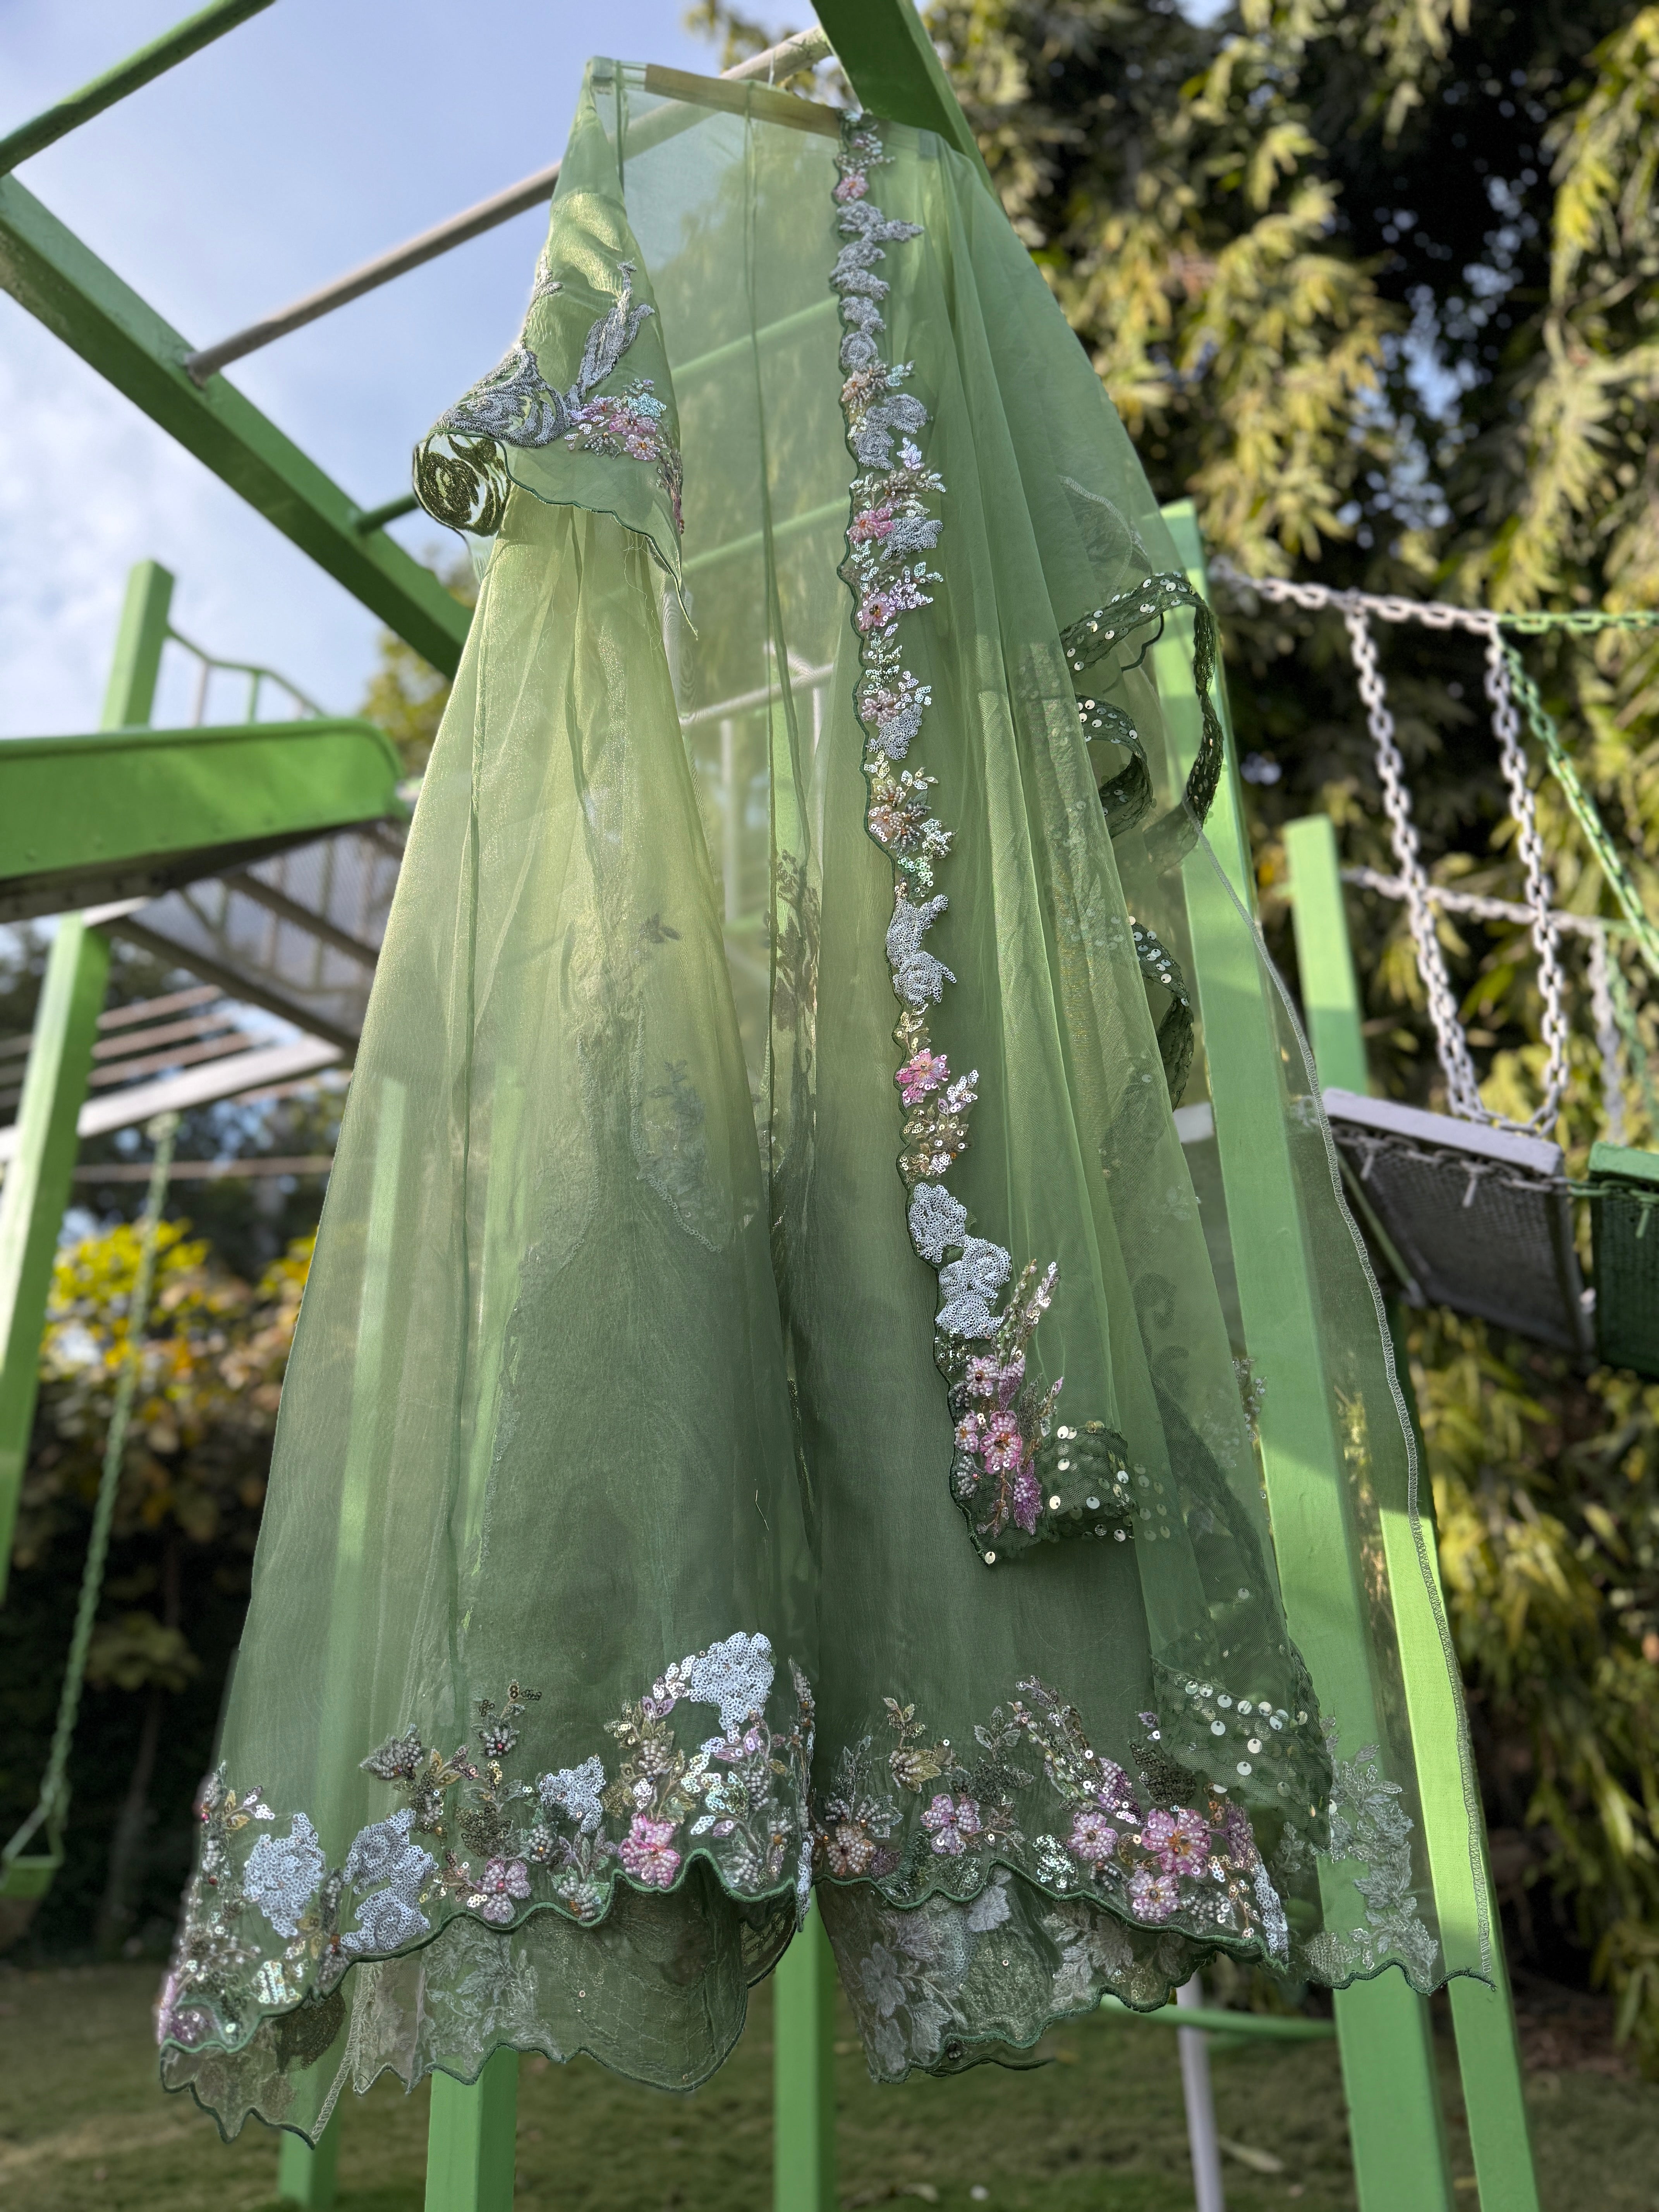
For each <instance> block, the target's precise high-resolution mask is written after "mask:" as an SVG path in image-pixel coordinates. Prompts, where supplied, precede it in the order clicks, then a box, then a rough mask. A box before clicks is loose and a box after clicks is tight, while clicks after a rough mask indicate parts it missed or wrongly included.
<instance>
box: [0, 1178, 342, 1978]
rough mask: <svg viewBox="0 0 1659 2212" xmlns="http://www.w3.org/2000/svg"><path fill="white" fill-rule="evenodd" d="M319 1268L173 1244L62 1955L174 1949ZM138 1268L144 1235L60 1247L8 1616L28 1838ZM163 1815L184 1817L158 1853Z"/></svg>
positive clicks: (13, 1779) (164, 1239)
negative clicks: (310, 1285)
mask: <svg viewBox="0 0 1659 2212" xmlns="http://www.w3.org/2000/svg"><path fill="white" fill-rule="evenodd" d="M310 1253H311V1239H310V1238H309V1237H306V1238H302V1239H300V1240H297V1241H296V1242H295V1243H294V1244H293V1245H291V1246H290V1248H289V1250H288V1252H287V1253H286V1254H285V1255H283V1258H282V1259H281V1260H279V1261H276V1264H275V1265H274V1266H272V1267H270V1268H269V1269H268V1270H267V1271H266V1273H264V1276H263V1278H262V1279H260V1280H259V1281H258V1283H257V1284H255V1285H249V1284H247V1283H246V1282H244V1281H242V1280H240V1279H238V1278H237V1277H235V1276H234V1275H231V1274H230V1273H228V1271H227V1270H226V1269H225V1268H224V1267H222V1265H220V1264H216V1262H215V1261H214V1260H213V1258H212V1256H211V1255H210V1250H209V1248H208V1246H207V1244H206V1243H204V1241H203V1240H201V1239H199V1238H192V1237H191V1236H190V1233H189V1225H188V1224H186V1223H184V1222H181V1221H177V1220H173V1221H165V1222H163V1223H162V1225H161V1231H160V1235H159V1244H158V1256H157V1263H156V1276H155V1293H154V1299H153V1304H152V1309H151V1313H150V1316H149V1322H148V1325H147V1327H146V1328H145V1330H144V1332H143V1337H142V1340H141V1342H140V1345H139V1347H138V1358H139V1369H138V1388H137V1395H136V1397H135V1400H134V1403H133V1409H132V1416H131V1425H130V1427H129V1430H128V1434H127V1443H126V1449H125V1458H124V1461H123V1465H122V1470H121V1477H120V1488H119V1491H118V1497H117V1502H116V1510H115V1518H114V1523H113V1528H112V1542H111V1548H110V1555H109V1565H108V1571H107V1576H106V1583H105V1589H104V1602H103V1605H102V1607H101V1609H100V1614H99V1618H98V1623H97V1626H96V1629H95V1631H94V1637H93V1642H92V1647H91V1651H90V1655H89V1657H88V1668H87V1681H88V1691H89V1692H90V1694H89V1695H88V1699H87V1700H86V1702H85V1704H84V1705H83V1706H82V1727H81V1729H80V1731H79V1734H78V1735H77V1741H76V1756H75V1760H74V1765H73V1767H72V1770H71V1778H72V1781H73V1784H74V1790H75V1797H76V1817H75V1818H74V1819H73V1820H72V1822H71V1835H70V1863H69V1865H68V1867H67V1868H66V1869H65V1872H64V1876H63V1877H61V1878H60V1881H59V1883H58V1885H56V1886H55V1887H54V1892H53V1895H52V1899H51V1902H50V1904H49V1905H48V1907H47V1910H46V1914H45V1915H43V1922H44V1923H45V1924H44V1927H43V1929H42V1933H43V1934H44V1935H45V1936H46V1938H47V1940H49V1941H50V1940H52V1937H53V1936H54V1934H55V1936H56V1937H57V1938H58V1940H64V1939H67V1940H68V1941H69V1942H71V1943H73V1944H75V1945H76V1947H77V1948H78V1947H79V1946H80V1945H82V1944H85V1943H87V1942H88V1941H90V1942H92V1943H93V1945H94V1947H95V1948H98V1949H99V1950H100V1951H108V1950H110V1949H112V1948H116V1947H117V1946H118V1944H119V1943H120V1942H122V1941H123V1940H124V1939H125V1938H126V1937H127V1936H128V1934H129V1931H130V1930H131V1929H134V1928H135V1926H136V1928H137V1934H138V1936H139V1939H140V1940H143V1931H144V1929H145V1926H146V1924H147V1922H148V1920H149V1919H150V1918H154V1919H155V1920H157V1921H159V1922H160V1923H161V1926H162V1927H163V1928H168V1929H170V1926H171V1909H172V1905H173V1902H174V1900H175V1899H176V1896H177V1892H178V1889H179V1887H180V1886H181V1885H182V1882H183V1880H184V1877H185V1871H186V1869H187V1863H188V1857H189V1847H190V1837H189V1831H188V1825H187V1823H186V1822H185V1820H184V1818H183V1811H184V1808H186V1807H187V1806H188V1805H189V1803H190V1802H191V1797H192V1796H193V1795H194V1791H195V1788H196V1785H197V1782H198V1781H199V1779H200V1778H201V1775H202V1774H203V1773H204V1771H206V1768H207V1765H208V1764H209V1762H210V1758H211V1753H212V1737H213V1730H214V1726H215V1720H216V1712H217V1709H218V1703H219V1696H220V1690H221V1686H222V1681H223V1679H224V1673H225V1668H226V1666H227V1664H228V1660H229V1656H230V1652H231V1650H232V1649H233V1648H234V1644H235V1641H236V1638H237V1637H238V1635H239V1634H240V1626H241V1615H242V1612H243V1609H244V1607H245V1606H246V1599H247V1591H248V1583H249V1575H250V1570H251V1567H252V1556H253V1547H254V1540H255V1537H256V1535H257V1534H258V1522H259V1512H260V1507H261V1505H262V1504H263V1501H264V1485H265V1477H266V1473H267V1470H268V1468H269V1463H270V1438H271V1434H272V1431H273V1429H274V1427H275V1424H276V1404H277V1399H278V1396H279V1394H280V1391H281V1388H282V1378H283V1369H284V1367H285V1365H286V1363H287V1358H288V1352H289V1346H290V1344H291V1342H292V1340H293V1334H294V1325H295V1318H296V1316H297V1314H298V1311H299V1304H300V1295H301V1291H302V1290H303V1288H304V1285H305V1278H306V1272H307V1266H308V1263H309V1260H310ZM138 1254H139V1238H138V1234H137V1231H136V1230H135V1229H134V1228H133V1226H132V1225H131V1224H128V1223H125V1222H122V1223H118V1224H117V1225H115V1226H114V1227H113V1228H112V1229H110V1230H108V1231H106V1232H104V1233H102V1234H100V1235H98V1236H95V1237H88V1238H86V1239H84V1240H83V1241H82V1242H81V1243H76V1244H73V1245H70V1246H68V1247H66V1248H65V1249H64V1250H62V1251H61V1252H60V1253H59V1255H58V1261H57V1265H56V1268H55V1270H54V1274H53V1281H52V1300H51V1305H50V1309H49V1315H48V1322H47V1329H46V1341H45V1344H44V1346H43V1347H42V1352H41V1386H40V1407H39V1411H38V1413H37V1416H36V1424H35V1433H34V1439H33V1449H32V1450H31V1453H30V1455H29V1464H28V1471H27V1478H26V1480H25V1483H24V1487H23V1494H22V1498H21V1506H20V1510H19V1513H18V1519H17V1528H16V1534H15V1541H14V1550H13V1561H14V1579H13V1583H12V1588H11V1592H10V1595H9V1597H8V1601H7V1607H6V1610H5V1612H4V1613H3V1614H0V1678H3V1679H4V1680H5V1682H6V1686H7V1709H8V1712H9V1716H10V1717H11V1721H12V1726H11V1728H10V1729H9V1734H8V1738H7V1741H6V1744H5V1747H4V1749H3V1754H0V1794H3V1796H4V1797H5V1798H6V1799H7V1801H8V1802H7V1805H6V1808H5V1809H6V1811H7V1813H8V1814H9V1815H10V1816H11V1817H13V1818H14V1819H15V1818H21V1814H23V1812H25V1811H26V1810H27V1808H28V1805H29V1803H30V1802H32V1801H33V1790H34V1787H35V1784H36V1782H37V1780H38V1777H39V1773H40V1766H41V1765H42V1764H43V1763H44V1759H45V1755H46V1738H47V1736H48V1735H49V1734H50V1730H51V1726H52V1711H53V1709H54V1707H55V1704H56V1699H57V1692H58V1674H57V1669H58V1667H59V1666H61V1663H62V1657H63V1655H64V1653H65V1652H66V1651H67V1649H68V1645H69V1638H70V1621H71V1620H72V1618H73V1613H74V1607H75V1599H76V1589H77V1587H78V1583H79V1580H80V1565H81V1560H82V1556H83V1554H84V1552H85V1548H86V1543H87V1536H88V1526H89V1522H90V1516H91V1510H92V1504H93V1501H94V1498H95V1497H96V1494H97V1490H98V1485H99V1477H100V1469H101V1467H102V1462H103V1455H104V1449H105V1440H106V1437H107V1434H108V1431H109V1422H110V1415H111V1411H112V1406H113V1402H114V1396H115V1389H116V1384H117V1383H118V1378H119V1376H120V1373H121V1371H122V1369H123V1367H124V1366H125V1364H126V1362H127V1360H128V1358H129V1357H130V1355H131V1350H132V1343H131V1313H130V1303H131V1293H132V1289H133V1285H134V1280H135V1278H136V1275H137V1264H138ZM48 1655H50V1656H49V1657H48ZM158 1796H160V1797H161V1801H162V1802H164V1803H165V1804H167V1805H168V1806H169V1807H171V1808H175V1809H176V1813H177V1816H178V1817H177V1818H176V1819H175V1821H174V1822H173V1825H172V1826H170V1827H169V1828H167V1830H165V1831H164V1832H163V1834H162V1836H161V1838H160V1840H159V1844H158V1846H157V1847H156V1848H155V1849H151V1848H150V1846H149V1827H150V1824H151V1820H152V1807H153V1805H154V1804H155V1802H156V1800H157V1798H158ZM145 1904H148V1905H149V1908H150V1911H149V1912H148V1913H146V1911H144V1910H143V1905H145Z"/></svg>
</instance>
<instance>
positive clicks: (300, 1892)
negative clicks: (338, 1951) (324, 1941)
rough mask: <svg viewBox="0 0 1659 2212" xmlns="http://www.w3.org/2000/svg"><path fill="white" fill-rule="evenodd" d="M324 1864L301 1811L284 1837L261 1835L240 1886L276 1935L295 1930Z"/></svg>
mask: <svg viewBox="0 0 1659 2212" xmlns="http://www.w3.org/2000/svg"><path fill="white" fill-rule="evenodd" d="M327 1865H328V1862H327V1860H326V1859H325V1857H323V1854H322V1852H321V1851H320V1850H319V1849H318V1845H317V1831H316V1830H315V1828H313V1826H312V1825H311V1823H310V1821H309V1820H307V1818H306V1816H305V1814H303V1813H296V1814H295V1815H294V1820H293V1824H292V1826H290V1827H289V1832H288V1834H287V1835H286V1836H284V1837H282V1838H277V1837H276V1836H261V1837H260V1838H259V1840H258V1843H257V1844H255V1845H254V1846H253V1849H252V1850H251V1851H250V1852H249V1853H248V1857H247V1864H246V1866H245V1867H244V1868H243V1869H242V1887H243V1889H244V1891H245V1892H246V1895H247V1897H248V1899H249V1902H250V1903H252V1904H253V1905H258V1908H259V1910H260V1911H261V1912H263V1913H264V1916H265V1918H266V1919H267V1920H268V1921H270V1924H271V1926H272V1927H273V1928H274V1929H276V1933H277V1934H278V1935H279V1936H294V1935H297V1934H298V1932H299V1922H300V1915H301V1913H302V1912H303V1911H305V1909H306V1907H307V1905H309V1904H310V1902H311V1900H312V1899H313V1897H315V1895H316V1894H317V1888H318V1885H319V1882H320V1881H322V1878H323V1875H324V1873H325V1870H326V1868H327Z"/></svg>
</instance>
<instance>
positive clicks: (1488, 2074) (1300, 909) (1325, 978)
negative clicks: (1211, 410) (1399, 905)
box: [1285, 815, 1648, 2212]
mask: <svg viewBox="0 0 1659 2212" xmlns="http://www.w3.org/2000/svg"><path fill="white" fill-rule="evenodd" d="M1285 850H1286V854H1287V855H1288V858H1289V862H1290V897H1291V923H1292V927H1293V929H1294V932H1295V938H1296V958H1297V976H1298V980H1299V981H1300V984H1301V988H1302V1003H1303V1006H1304V1010H1305V1012H1306V1014H1307V1019H1308V1026H1309V1029H1310V1032H1311V1036H1312V1042H1313V1047H1314V1057H1315V1060H1316V1063H1317V1065H1318V1068H1319V1075H1320V1080H1321V1082H1322V1083H1323V1084H1327V1085H1336V1086H1340V1088H1341V1089H1343V1090H1345V1091H1358V1092H1359V1094H1360V1095H1361V1096H1362V1097H1363V1096H1364V1094H1365V1092H1366V1091H1368V1090H1369V1088H1370V1083H1369V1070H1368V1068H1367V1066H1366V1060H1365V1037H1364V1026H1363V1024H1364V1006H1363V1001H1362V1000H1361V999H1360V995H1359V987H1358V980H1357V978H1356V976H1355V973H1354V964H1353V952H1352V940H1351V939H1350V935H1349V931H1348V921H1347V911H1346V907H1345V905H1344V903H1343V896H1342V878H1341V872H1340V867H1339V864H1338V857H1337V846H1336V832H1335V829H1334V826H1333V824H1332V823H1331V822H1330V821H1329V819H1328V817H1326V816H1324V815H1313V816H1309V817H1304V819H1303V820H1301V821H1298V822H1291V823H1287V824H1286V825H1285ZM1647 1157H1648V1156H1647V1155H1638V1158H1647ZM1389 1322H1390V1328H1391V1330H1392V1334H1393V1336H1394V1342H1395V1364H1396V1367H1397V1370H1398V1372H1399V1376H1400V1381H1401V1389H1402V1390H1403V1391H1404V1393H1405V1395H1406V1402H1407V1411H1408V1413H1409V1415H1410V1419H1411V1424H1412V1429H1413V1437H1414V1439H1415V1442H1416V1445H1417V1452H1418V1462H1419V1466H1422V1465H1424V1464H1425V1462H1424V1449H1423V1437H1422V1431H1421V1429H1420V1427H1419V1423H1418V1418H1417V1405H1416V1401H1415V1398H1414V1396H1413V1392H1412V1384H1411V1370H1410V1368H1409V1366H1408V1364H1407V1359H1406V1348H1405V1331H1404V1322H1403V1315H1402V1313H1401V1308H1400V1306H1399V1305H1398V1304H1397V1303H1391V1304H1390V1307H1389ZM1434 1564H1435V1571H1436V1573H1437V1574H1438V1560H1437V1559H1436V1560H1435V1563H1434ZM1415 1719H1416V1716H1415V1714H1413V1732H1414V1735H1415ZM1418 1747H1419V1756H1421V1755H1422V1754H1423V1753H1424V1751H1425V1749H1427V1750H1430V1751H1431V1750H1432V1748H1433V1747H1432V1745H1428V1746H1425V1744H1424V1743H1423V1742H1422V1741H1420V1739H1419V1745H1418ZM1447 1809H1449V1808H1447ZM1425 1810H1426V1808H1425ZM1485 1843H1486V1838H1485V1833H1484V1831H1481V1832H1480V1844H1481V1848H1482V1852H1483V1863H1482V1868H1481V1875H1480V1879H1481V1881H1482V1882H1483V1884H1484V1885H1485V1887H1486V1899H1487V1909H1488V1911H1489V1913H1490V1916H1491V1920H1492V1929H1493V1936H1492V1981H1491V1983H1490V1984H1482V1983H1480V1982H1478V1981H1473V1980H1469V1979H1468V1978H1460V1979H1458V1980H1456V1981H1455V1982H1453V1984H1452V1985H1451V1991H1450V1999H1451V2014H1452V2027H1453V2029H1454V2032H1455V2035H1456V2038H1457V2061H1458V2069H1459V2072H1460V2074H1461V2075H1462V2086H1463V2106H1464V2112H1465V2116H1466V2118H1468V2127H1469V2144H1470V2148H1471V2150H1472V2152H1473V2154H1474V2170H1475V2179H1476V2181H1477V2183H1478V2185H1479V2187H1480V2203H1481V2205H1482V2207H1483V2212H1535V2208H1536V2206H1537V2203H1538V2185H1537V2180H1536V2178H1535V2176H1534V2170H1533V2160H1532V2144H1531V2136H1530V2133H1529V2130H1528V2124H1527V2107H1526V2097H1525V2092H1524V2087H1523V2081H1522V2070H1521V2053H1520V2048H1519V2045H1518V2044H1517V2042H1516V2032H1515V2012H1514V2007H1513V2004H1512V2002H1511V2000H1510V1988H1509V1977H1508V1973H1507V1970H1506V1968H1505V1965H1504V1947H1503V1942H1502V1937H1501V1934H1500V1933H1499V1931H1498V1915H1497V1909H1496V1905H1495V1901H1494V1900H1493V1899H1492V1885H1491V1875H1490V1872H1489V1870H1488V1869H1486V1865H1485V1863H1484V1850H1485Z"/></svg>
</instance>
